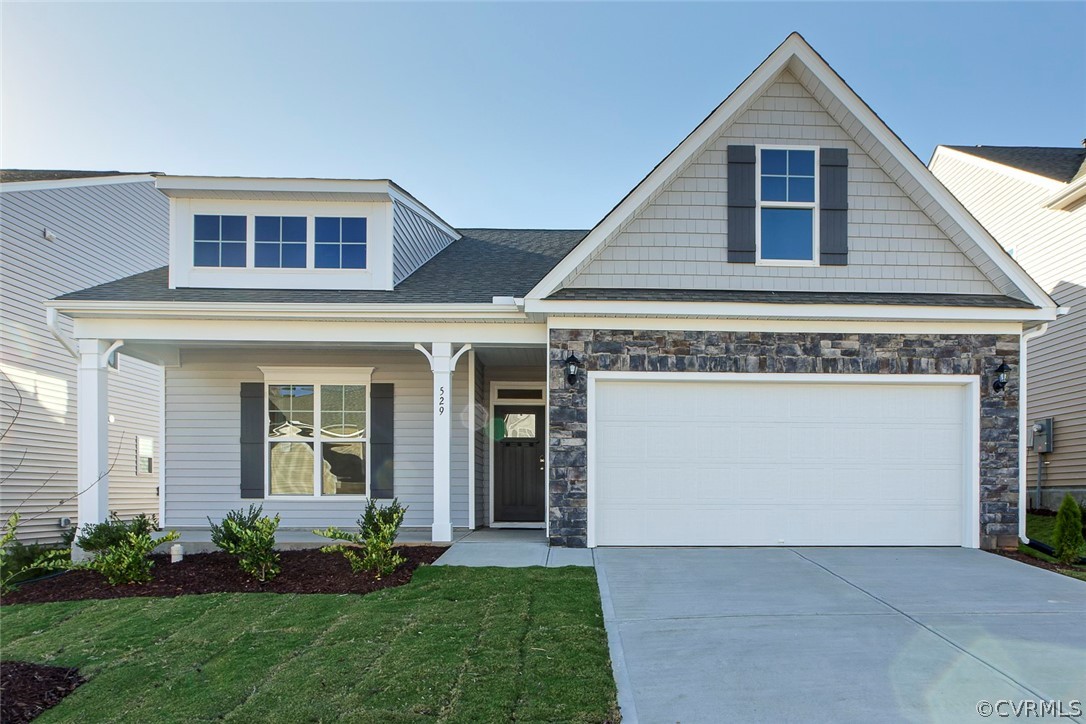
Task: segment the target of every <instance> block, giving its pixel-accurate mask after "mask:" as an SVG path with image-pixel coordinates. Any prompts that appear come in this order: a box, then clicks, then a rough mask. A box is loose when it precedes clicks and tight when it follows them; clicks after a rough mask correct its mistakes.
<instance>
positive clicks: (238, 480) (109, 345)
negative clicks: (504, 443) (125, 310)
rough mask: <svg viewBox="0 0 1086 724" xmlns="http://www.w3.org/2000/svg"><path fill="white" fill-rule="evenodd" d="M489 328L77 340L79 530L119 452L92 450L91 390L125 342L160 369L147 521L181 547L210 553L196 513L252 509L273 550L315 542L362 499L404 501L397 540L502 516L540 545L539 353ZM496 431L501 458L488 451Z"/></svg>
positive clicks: (349, 522) (453, 533)
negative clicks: (274, 525)
mask: <svg viewBox="0 0 1086 724" xmlns="http://www.w3.org/2000/svg"><path fill="white" fill-rule="evenodd" d="M489 326H492V327H497V326H498V325H489ZM494 337H495V335H494V334H493V333H491V334H490V336H489V337H484V338H483V339H482V341H480V342H469V343H462V342H461V343H457V342H451V341H438V342H431V343H426V344H423V343H408V342H406V341H401V342H372V343H357V342H327V343H322V344H317V343H312V342H311V343H307V344H285V343H282V342H274V341H270V340H269V341H251V340H250V341H235V342H225V341H221V340H189V341H183V342H182V341H176V340H175V341H170V340H163V339H157V340H143V341H125V342H119V341H110V340H107V339H100V338H99V339H80V340H79V342H78V348H79V353H80V372H79V393H78V394H79V441H78V442H79V458H80V490H81V491H82V494H81V495H80V496H79V505H80V508H79V515H80V521H81V524H88V523H95V522H100V521H102V520H105V519H106V518H107V517H108V513H109V511H108V507H107V504H106V501H107V500H108V498H107V496H108V486H109V472H110V470H111V469H112V466H113V465H115V464H116V459H117V452H118V451H116V450H109V449H107V446H106V444H105V441H106V440H107V439H108V430H109V427H108V426H109V414H108V409H107V406H106V403H105V400H106V399H107V395H106V390H107V389H108V385H109V365H110V361H111V356H112V353H113V352H114V351H116V349H118V348H120V346H122V345H123V347H124V349H125V351H126V353H127V354H131V355H133V356H138V357H141V358H143V359H147V360H150V361H155V362H157V363H158V364H160V365H162V366H163V368H164V389H163V392H162V401H163V416H162V432H161V440H162V441H163V442H162V450H161V454H160V461H161V462H160V465H159V470H158V475H159V480H160V491H161V494H160V505H159V510H158V516H159V520H160V522H161V525H162V527H163V528H165V529H175V530H178V531H179V532H180V533H181V535H182V538H181V541H180V542H181V543H182V545H183V546H184V547H185V550H186V552H194V551H200V550H205V549H207V548H209V547H210V531H209V529H208V525H209V520H210V521H212V522H218V521H219V520H221V519H222V518H223V517H225V515H226V514H227V513H228V512H229V511H231V510H236V509H239V508H247V507H248V506H249V505H254V504H255V505H262V506H263V508H264V513H265V514H267V515H276V514H278V515H279V516H280V518H281V524H280V530H279V534H278V536H277V538H278V542H279V544H280V546H281V547H283V548H301V547H312V546H315V545H321V544H324V543H325V542H326V541H325V540H324V539H322V538H320V537H318V536H314V535H313V534H312V532H311V531H312V530H313V529H321V528H325V527H328V526H337V527H341V528H347V529H350V528H353V527H354V526H355V520H356V519H357V518H358V517H359V515H360V514H361V512H362V509H363V507H364V506H365V504H366V501H367V500H369V499H371V498H374V499H377V500H391V499H392V498H396V499H398V500H399V501H400V503H401V504H403V505H404V506H406V508H407V514H406V517H405V522H404V527H403V529H402V532H401V536H400V540H401V541H402V542H405V543H432V542H433V543H453V542H455V541H459V540H461V539H462V538H463V537H464V536H465V535H466V534H467V533H469V532H470V531H473V530H476V529H479V528H483V527H488V526H491V525H493V526H496V527H497V526H501V525H503V524H504V525H508V526H510V527H515V528H528V529H530V531H531V532H532V533H534V534H536V535H538V536H539V537H540V539H544V529H545V526H546V506H545V501H546V493H545V484H546V483H545V453H544V451H545V448H546V444H545V440H546V437H545V436H546V423H545V410H546V405H545V400H546V392H545V390H546V374H547V372H546V357H547V355H546V347H545V344H543V343H540V344H508V343H504V344H503V343H500V342H498V341H496V340H495V339H494ZM495 410H497V411H498V413H499V416H503V415H504V417H501V419H500V420H498V421H497V422H496V421H495V417H494V415H495ZM506 412H508V413H509V414H508V415H505V413H506ZM507 435H508V436H509V437H510V438H515V444H511V445H510V446H509V447H515V448H516V449H517V454H515V455H506V454H504V453H503V452H502V451H501V449H499V443H500V440H501V439H502V438H504V437H506V436H507ZM495 456H497V457H495ZM495 461H496V462H497V467H496V466H495ZM522 474H523V475H525V476H528V477H529V478H530V479H521V478H520V477H518V476H520V475H522ZM511 496H519V497H518V498H517V499H516V500H512V499H511ZM527 498H534V500H530V501H527V502H528V503H530V504H526V499H527ZM518 504H519V507H517V506H518Z"/></svg>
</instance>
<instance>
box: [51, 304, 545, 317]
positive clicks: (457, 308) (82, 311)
mask: <svg viewBox="0 0 1086 724" xmlns="http://www.w3.org/2000/svg"><path fill="white" fill-rule="evenodd" d="M44 306H45V307H46V308H47V309H56V310H57V311H58V312H60V313H62V314H64V315H66V316H69V317H75V316H80V315H82V316H87V315H88V314H91V313H93V314H94V316H119V317H176V318H180V319H191V318H192V317H202V318H205V319H209V318H225V319H253V318H262V317H263V318H276V319H291V318H293V319H313V320H318V319H323V320H327V319H360V318H361V319H366V318H370V319H375V318H376V319H392V318H397V317H399V318H409V319H416V318H418V319H425V318H427V317H432V318H433V319H434V320H435V321H436V320H443V321H449V320H450V319H472V318H477V319H505V320H510V321H517V320H526V319H527V317H526V315H525V314H524V313H523V311H522V310H521V309H520V308H519V307H517V305H515V304H493V303H490V304H486V303H483V304H478V303H474V304H468V303H465V304H458V303H457V304H436V303H433V302H430V303H424V304H399V303H389V304H384V303H362V304H351V303H343V304H334V303H333V304H322V303H305V302H285V303H283V302H257V303H251V304H249V303H242V302H118V301H100V300H92V299H50V300H46V301H45V302H44Z"/></svg>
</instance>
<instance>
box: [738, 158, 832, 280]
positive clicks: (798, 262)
mask: <svg viewBox="0 0 1086 724" xmlns="http://www.w3.org/2000/svg"><path fill="white" fill-rule="evenodd" d="M762 149H770V150H776V151H814V201H766V202H765V206H764V208H767V209H811V211H812V213H811V226H812V228H811V258H810V259H809V260H808V259H763V258H762V208H763V202H762ZM819 156H820V151H819V147H818V146H796V145H791V144H775V143H772V144H771V143H765V144H758V145H756V146H755V147H754V238H755V249H756V256H755V264H757V265H760V266H819V241H818V222H819V219H818V209H819V205H820V201H821V200H820V199H819V193H818V182H819V170H820V165H819V164H820V161H821V159H820V158H819Z"/></svg>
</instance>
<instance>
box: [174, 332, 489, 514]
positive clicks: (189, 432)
mask: <svg viewBox="0 0 1086 724" xmlns="http://www.w3.org/2000/svg"><path fill="white" fill-rule="evenodd" d="M279 365H288V366H300V367H301V366H304V367H318V366H320V365H327V366H330V367H347V366H351V365H356V366H360V367H363V366H364V367H372V368H373V375H372V378H371V383H372V384H379V383H392V384H393V385H395V399H394V410H395V420H396V430H395V433H394V445H395V447H394V456H395V457H394V459H395V470H396V473H395V495H396V497H397V498H399V500H400V502H401V503H402V504H404V505H406V506H407V507H408V511H407V517H406V519H405V521H404V525H406V526H409V527H414V526H423V527H429V526H430V525H432V524H433V490H434V488H433V486H434V479H433V425H434V422H433V420H434V418H433V374H432V373H431V372H430V367H429V364H428V363H427V362H426V359H425V358H424V357H423V356H422V354H420V353H419V352H416V351H382V352H360V351H352V352H336V351H330V350H328V349H313V350H310V351H306V350H277V349H268V350H260V351H248V352H246V351H239V350H189V351H185V352H183V354H182V360H181V366H180V367H171V368H168V369H167V370H166V459H167V461H168V464H167V467H166V523H167V524H168V525H169V526H171V527H183V526H198V527H206V526H207V516H211V518H212V520H217V519H218V518H222V517H223V516H225V515H226V513H227V512H229V511H230V510H233V509H236V508H239V507H242V506H248V505H249V504H250V503H258V504H263V505H264V511H265V512H266V513H269V514H274V513H279V514H280V515H282V523H281V525H282V526H283V527H284V528H300V529H304V530H308V529H312V528H324V527H327V526H329V525H335V526H340V527H353V526H354V522H355V519H357V518H358V515H359V514H360V513H361V511H362V507H363V504H362V503H360V502H359V501H358V500H338V501H337V500H336V499H335V497H334V496H328V497H321V498H314V499H312V500H277V499H276V498H275V497H269V498H265V499H263V500H249V499H246V500H242V498H241V491H240V482H239V476H240V465H241V451H240V444H239V436H240V432H241V426H240V414H241V401H240V400H241V398H240V389H241V383H242V382H262V381H263V375H262V374H261V372H260V370H259V369H258V366H279ZM467 368H468V366H467V364H463V363H462V364H460V365H457V369H456V373H455V375H454V378H453V412H454V413H455V414H453V416H452V443H451V444H452V515H453V526H454V527H462V526H466V525H467V524H468V485H469V481H468V452H469V451H468V444H467V428H466V426H465V425H466V421H467V415H466V414H464V415H461V414H460V413H461V412H464V411H466V409H467V404H468V395H469V386H468V377H467Z"/></svg>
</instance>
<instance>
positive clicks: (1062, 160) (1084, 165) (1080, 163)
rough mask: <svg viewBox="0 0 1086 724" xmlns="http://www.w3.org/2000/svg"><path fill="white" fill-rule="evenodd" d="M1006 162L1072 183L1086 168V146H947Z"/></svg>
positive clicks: (1012, 166) (972, 154) (1009, 164)
mask: <svg viewBox="0 0 1086 724" xmlns="http://www.w3.org/2000/svg"><path fill="white" fill-rule="evenodd" d="M947 148H951V149H953V150H955V151H960V152H961V153H968V154H969V155H971V156H976V157H977V158H983V159H986V160H988V161H992V162H993V163H998V164H1001V165H1003V166H1010V167H1011V168H1017V169H1019V170H1021V171H1026V172H1028V173H1032V174H1036V175H1038V176H1044V177H1045V178H1050V179H1053V180H1055V181H1061V182H1063V183H1069V182H1070V181H1072V180H1074V179H1075V177H1076V176H1079V175H1081V173H1082V172H1083V171H1086V148H1082V147H1079V148H1053V147H1045V146H947Z"/></svg>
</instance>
